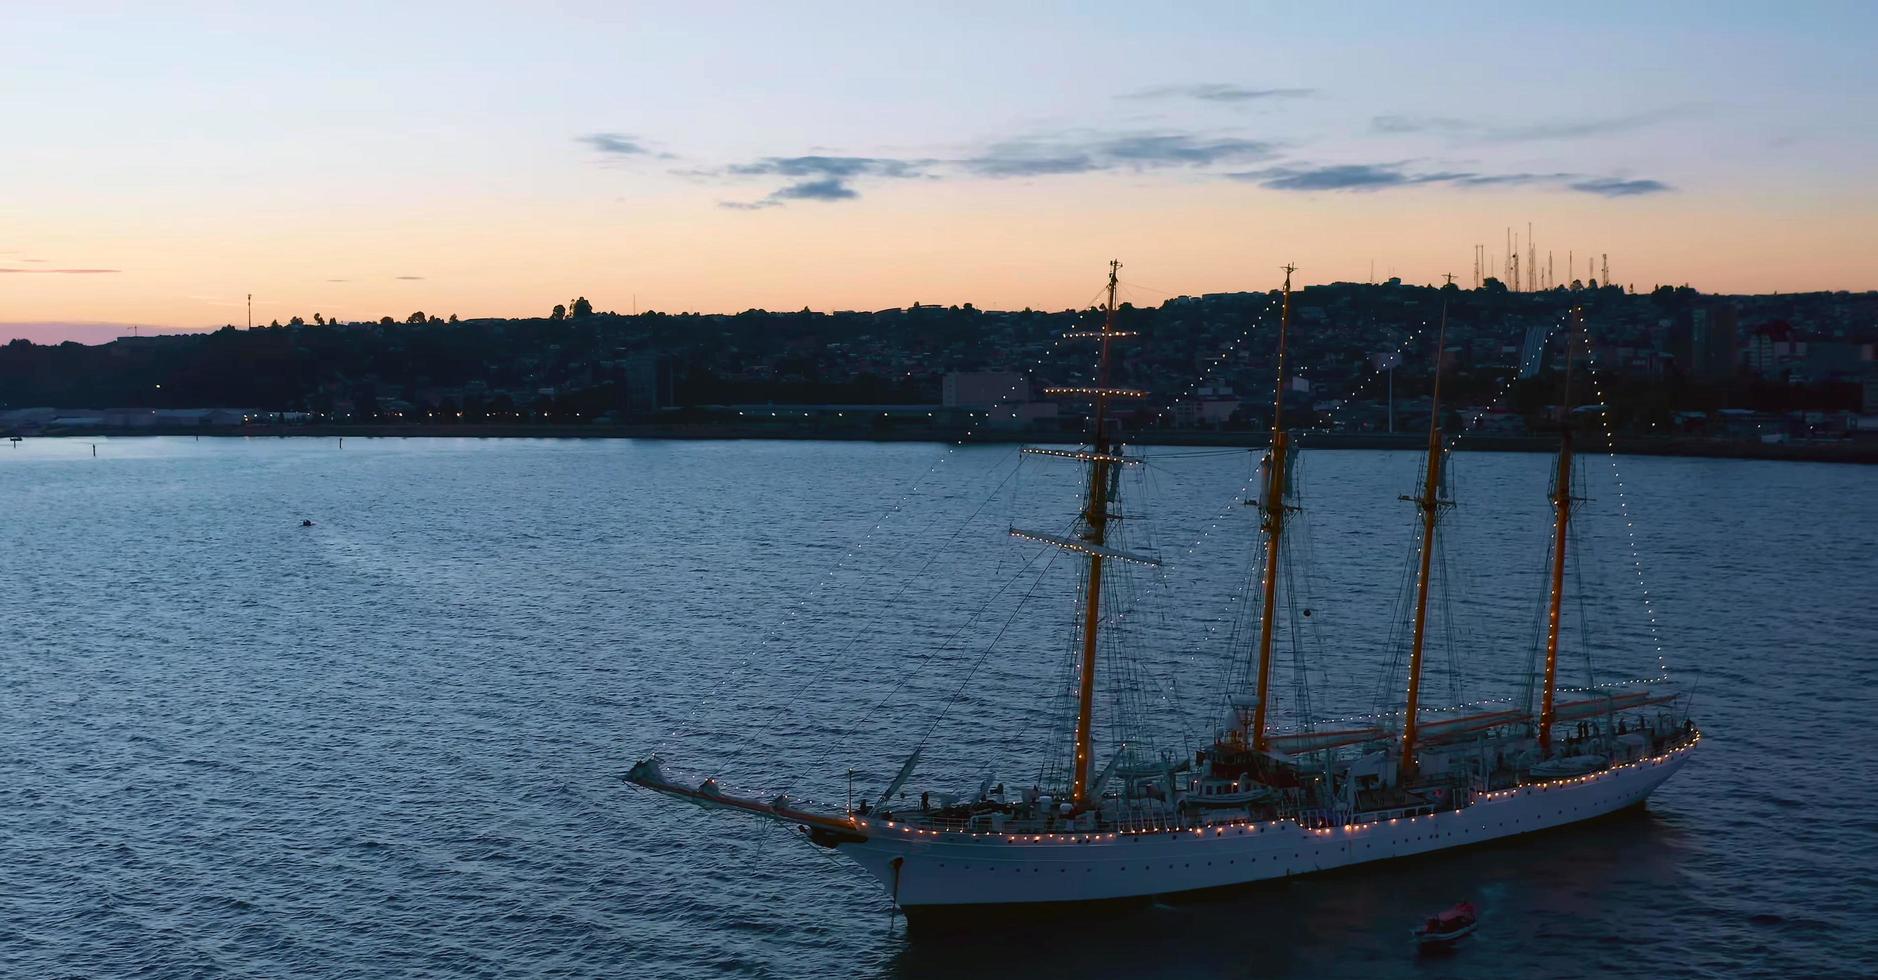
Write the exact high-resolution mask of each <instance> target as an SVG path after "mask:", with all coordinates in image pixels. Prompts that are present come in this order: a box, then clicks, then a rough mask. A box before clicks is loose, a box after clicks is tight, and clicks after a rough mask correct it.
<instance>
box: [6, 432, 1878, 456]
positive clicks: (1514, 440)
mask: <svg viewBox="0 0 1878 980" xmlns="http://www.w3.org/2000/svg"><path fill="white" fill-rule="evenodd" d="M1141 435H1142V437H1141V438H1140V439H1139V440H1138V441H1140V442H1142V443H1143V444H1148V445H1157V446H1216V447H1241V448H1245V449H1248V450H1250V449H1260V448H1263V447H1264V446H1265V445H1266V444H1267V442H1268V441H1269V440H1268V438H1267V436H1266V435H1265V433H1263V432H1258V431H1229V432H1222V431H1217V430H1158V431H1155V432H1153V433H1152V434H1151V437H1150V434H1148V433H1143V434H1141ZM139 436H198V437H200V436H209V437H211V438H220V439H230V438H283V439H284V438H324V439H332V438H344V437H347V436H351V437H353V438H361V439H373V438H377V439H393V438H395V439H688V440H699V441H703V440H742V439H763V440H800V441H830V442H947V443H959V442H963V443H969V444H981V445H1004V444H1012V443H1040V444H1051V443H1060V442H1073V441H1074V440H1073V438H1072V437H1071V436H1069V435H1068V434H1066V433H1038V432H1017V431H1011V430H996V429H987V430H982V431H980V430H972V429H965V428H957V427H950V428H938V427H924V426H922V427H919V428H912V427H907V428H892V429H884V430H882V429H872V428H861V427H858V426H852V425H847V426H842V425H817V424H812V423H811V424H807V425H803V424H789V425H781V424H758V425H724V424H711V423H702V424H697V423H648V424H619V425H513V424H496V425H481V424H462V425H454V424H452V425H245V426H218V427H214V428H197V427H187V428H185V427H161V426H159V427H150V428H137V429H73V430H67V431H61V432H57V433H48V434H41V435H29V436H24V437H23V438H25V439H82V438H125V437H132V438H134V437H139ZM1597 441H1600V440H1593V442H1597ZM1293 442H1294V444H1295V445H1297V446H1299V447H1300V448H1306V449H1331V450H1335V449H1401V450H1419V449H1422V448H1423V447H1424V446H1426V445H1427V437H1426V436H1425V435H1419V434H1409V433H1397V434H1394V435H1391V434H1387V433H1376V432H1363V433H1350V432H1296V433H1293ZM1464 443H1465V444H1464V448H1465V449H1467V450H1470V451H1474V452H1529V453H1550V452H1555V451H1556V450H1557V448H1558V442H1557V440H1555V439H1553V438H1551V437H1549V436H1543V435H1537V436H1535V435H1495V434H1477V433H1468V434H1464ZM1585 448H1586V450H1588V451H1593V452H1596V451H1601V450H1604V449H1606V448H1607V447H1605V446H1602V445H1591V444H1587V445H1586V446H1585ZM1608 448H1610V449H1612V450H1614V451H1615V452H1617V453H1620V454H1623V455H1627V456H1684V457H1698V458H1709V459H1765V460H1789V461H1795V462H1817V463H1863V464H1873V463H1878V440H1859V439H1846V440H1833V441H1817V442H1778V443H1767V442H1759V441H1746V440H1736V439H1707V438H1694V437H1673V436H1672V437H1663V436H1618V437H1617V438H1616V439H1615V440H1614V445H1612V446H1610V447H1608Z"/></svg>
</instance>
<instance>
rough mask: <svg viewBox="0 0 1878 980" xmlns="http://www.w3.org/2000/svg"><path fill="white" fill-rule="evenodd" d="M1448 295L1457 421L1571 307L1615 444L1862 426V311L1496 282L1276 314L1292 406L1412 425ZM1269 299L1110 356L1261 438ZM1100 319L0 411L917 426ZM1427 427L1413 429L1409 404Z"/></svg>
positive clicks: (386, 363) (136, 361)
mask: <svg viewBox="0 0 1878 980" xmlns="http://www.w3.org/2000/svg"><path fill="white" fill-rule="evenodd" d="M1444 296H1445V298H1446V299H1447V300H1448V302H1449V328H1448V338H1447V355H1446V358H1445V359H1444V363H1445V365H1446V369H1447V370H1448V371H1449V372H1450V373H1449V374H1448V375H1447V378H1448V381H1447V382H1446V383H1447V384H1448V385H1449V386H1450V387H1449V388H1447V389H1446V390H1447V391H1450V392H1452V396H1453V399H1454V400H1453V402H1452V403H1451V404H1453V405H1456V406H1465V405H1469V404H1480V405H1485V404H1486V403H1488V402H1489V401H1491V400H1492V399H1493V397H1494V396H1495V394H1497V393H1498V392H1500V391H1502V390H1503V389H1504V388H1505V386H1506V385H1507V383H1508V381H1509V379H1510V378H1511V377H1512V376H1513V375H1514V374H1515V373H1517V371H1518V368H1519V366H1520V364H1521V363H1522V356H1525V357H1526V359H1527V361H1528V363H1534V362H1532V361H1531V358H1530V355H1531V352H1530V351H1529V350H1528V349H1527V348H1528V345H1529V337H1532V336H1537V335H1541V334H1543V333H1544V332H1545V331H1546V330H1548V329H1550V328H1554V327H1556V326H1557V325H1558V324H1559V323H1560V322H1561V321H1562V320H1563V319H1565V318H1566V317H1567V316H1568V314H1569V310H1570V309H1571V307H1572V306H1573V304H1575V303H1577V304H1583V306H1584V307H1585V317H1586V327H1587V333H1588V335H1589V337H1590V338H1591V340H1592V343H1593V345H1594V350H1595V351H1596V356H1597V358H1598V360H1599V362H1600V366H1601V367H1602V368H1603V369H1604V370H1605V371H1606V373H1607V375H1608V376H1609V377H1610V386H1609V387H1610V388H1611V389H1614V390H1608V391H1607V394H1609V395H1610V396H1611V401H1612V402H1613V407H1614V408H1616V409H1617V410H1618V411H1619V412H1620V413H1621V414H1622V415H1623V416H1624V420H1625V422H1626V423H1627V424H1631V425H1636V426H1648V425H1649V424H1651V423H1654V424H1656V425H1658V426H1661V425H1665V424H1669V423H1671V422H1672V421H1673V420H1674V417H1675V413H1676V412H1678V411H1713V410H1715V409H1719V408H1724V407H1736V408H1745V409H1757V410H1768V411H1785V410H1811V411H1816V412H1819V411H1851V412H1857V411H1865V412H1873V411H1878V406H1874V405H1871V404H1869V403H1867V402H1866V401H1865V398H1866V389H1867V388H1869V387H1870V386H1869V384H1868V381H1869V378H1870V376H1871V374H1872V372H1873V369H1874V364H1873V360H1872V348H1871V344H1872V342H1873V341H1874V340H1878V294H1874V293H1856V294H1853V293H1807V294H1780V295H1771V296H1709V295H1702V294H1698V293H1696V292H1694V291H1692V290H1688V289H1686V288H1678V289H1670V288H1667V287H1665V288H1661V289H1658V290H1656V291H1655V292H1653V293H1649V294H1632V293H1626V292H1624V291H1623V290H1621V289H1619V288H1616V287H1606V288H1592V289H1580V290H1565V289H1558V290H1553V291H1550V292H1539V293H1515V292H1507V291H1505V290H1504V289H1501V288H1499V287H1498V284H1497V283H1495V282H1492V281H1489V283H1488V285H1487V287H1486V288H1483V289H1476V290H1461V289H1457V288H1454V287H1447V288H1446V289H1445V290H1444V289H1436V288H1433V287H1418V286H1404V285H1400V284H1395V283H1390V284H1383V285H1366V284H1351V283H1336V284H1331V285H1325V286H1312V287H1308V288H1305V289H1302V290H1300V291H1299V292H1298V293H1297V294H1295V295H1294V297H1293V312H1294V319H1293V324H1294V333H1293V348H1292V350H1293V364H1294V365H1295V366H1296V373H1297V375H1298V376H1301V377H1302V378H1304V379H1306V380H1307V381H1308V383H1309V386H1310V389H1311V390H1310V394H1309V396H1308V398H1309V399H1310V400H1314V401H1325V400H1331V401H1339V402H1343V403H1344V406H1343V407H1345V408H1350V407H1351V406H1354V405H1358V404H1360V405H1365V406H1368V405H1371V403H1375V404H1380V402H1381V400H1382V399H1383V398H1384V385H1383V383H1382V381H1381V378H1380V375H1379V373H1378V372H1377V371H1376V370H1375V368H1374V366H1373V361H1372V355H1375V354H1378V353H1380V352H1385V351H1390V350H1395V349H1397V348H1401V350H1402V365H1401V367H1400V368H1398V370H1397V371H1396V372H1395V378H1394V383H1395V398H1396V404H1397V407H1398V410H1399V411H1400V410H1410V411H1412V406H1413V403H1414V400H1415V398H1416V397H1417V396H1418V395H1421V394H1422V393H1423V392H1424V391H1425V388H1426V383H1427V379H1428V377H1429V374H1430V367H1431V359H1432V354H1433V351H1432V348H1433V346H1434V329H1433V323H1434V322H1435V321H1436V320H1437V319H1438V317H1439V315H1440V305H1441V302H1442V299H1443V298H1444ZM1275 298H1276V294H1268V293H1217V294H1209V295H1204V296H1196V297H1186V296H1183V297H1177V298H1174V299H1170V300H1167V301H1166V302H1164V303H1162V304H1161V305H1159V306H1157V307H1133V306H1127V305H1124V306H1123V307H1122V309H1121V311H1120V313H1119V317H1120V320H1121V326H1122V327H1123V328H1124V329H1127V330H1134V331H1139V332H1140V334H1141V336H1140V337H1139V338H1138V339H1136V340H1134V341H1131V342H1130V343H1129V344H1128V345H1126V346H1125V348H1124V349H1123V350H1122V351H1121V357H1120V361H1119V363H1120V371H1121V373H1122V375H1123V377H1122V378H1121V379H1119V380H1122V381H1125V382H1126V383H1128V384H1130V385H1133V386H1137V387H1143V388H1146V389H1149V390H1150V391H1152V392H1154V393H1156V396H1157V398H1158V401H1156V403H1155V404H1154V406H1153V408H1154V409H1161V408H1166V407H1167V405H1168V402H1169V401H1171V400H1172V399H1174V398H1176V397H1178V396H1180V395H1182V394H1183V393H1186V392H1188V391H1189V390H1190V389H1192V388H1194V386H1195V384H1196V381H1202V382H1203V383H1204V384H1205V385H1207V386H1209V387H1211V388H1213V389H1215V390H1214V392H1213V394H1212V395H1211V398H1212V399H1213V400H1214V402H1215V403H1216V404H1223V403H1226V402H1235V401H1236V402H1238V403H1241V405H1240V407H1238V408H1233V407H1232V406H1231V405H1227V408H1231V409H1232V411H1231V414H1230V417H1224V418H1215V419H1213V420H1212V421H1213V423H1214V424H1216V425H1221V426H1241V425H1244V426H1250V425H1254V424H1256V421H1257V415H1258V409H1257V406H1258V405H1260V404H1262V403H1268V402H1269V400H1270V397H1271V395H1270V393H1271V386H1272V382H1273V379H1272V377H1271V364H1270V359H1271V351H1272V339H1273V336H1272V331H1271V329H1270V328H1271V326H1272V325H1273V324H1275V322H1276V320H1275V317H1276V307H1275V305H1274V303H1273V301H1274V299H1275ZM1261 316H1263V319H1262V320H1260V319H1258V318H1259V317H1261ZM1098 317H1099V314H1098V313H1097V312H1096V311H1094V310H1063V311H1056V312H1042V311H1034V310H1023V311H1016V312H1012V311H986V310H979V309H976V308H974V307H972V306H970V305H966V306H954V307H938V306H927V305H915V306H911V307H906V308H899V309H891V310H881V311H875V312H835V313H817V312H811V311H807V310H804V311H800V312H793V313H784V312H767V311H761V310H750V311H746V312H743V313H737V314H666V313H656V312H648V313H641V314H637V315H621V314H616V313H605V312H592V311H591V307H590V306H587V305H586V304H584V303H581V302H577V303H575V304H574V306H573V312H572V313H563V312H562V311H560V310H559V309H558V308H557V314H556V315H555V316H552V317H546V318H535V319H469V320H462V321H457V320H456V319H455V318H454V317H452V318H451V319H450V320H449V321H444V320H441V319H439V318H435V317H424V316H423V315H421V314H413V315H412V316H411V317H408V318H406V320H405V321H404V322H397V321H394V320H392V318H390V317H386V318H384V319H383V320H380V321H378V322H367V323H323V322H322V323H316V324H307V323H302V322H298V320H297V318H296V322H293V323H290V324H288V325H270V326H266V327H256V328H254V329H251V330H241V329H236V328H233V327H228V328H224V329H222V330H219V331H216V332H213V333H206V334H181V335H170V336H160V337H142V338H124V339H120V340H118V341H116V342H114V343H110V344H103V345H98V346H90V347H88V346H83V345H78V344H69V343H68V344H61V345H57V346H39V345H34V344H30V343H27V342H24V341H17V342H14V343H12V344H9V345H6V346H4V347H0V411H5V410H17V409H22V408H27V407H39V406H43V407H49V408H53V409H68V408H69V409H76V408H86V407H90V408H97V407H99V406H140V407H151V408H157V409H167V408H196V407H211V406H223V407H240V408H243V409H249V410H254V411H259V412H268V413H279V412H290V413H308V414H309V415H312V416H314V417H315V418H322V419H326V420H332V421H338V420H344V421H346V422H350V423H354V424H372V423H375V422H381V421H382V422H387V423H390V422H397V423H399V424H411V423H413V422H416V423H425V422H443V421H451V422H455V421H457V420H459V419H461V420H463V421H465V422H470V421H477V422H502V423H509V422H527V421H543V422H570V421H575V420H592V419H595V418H597V417H609V418H619V419H628V420H630V419H634V418H644V417H649V416H651V415H652V414H654V413H656V412H658V411H660V410H661V409H667V410H669V409H671V408H674V407H676V408H680V409H683V408H688V407H698V406H711V405H717V406H723V405H753V404H766V403H777V404H815V405H844V404H846V405H858V404H868V405H914V404H928V405H930V404H936V403H939V402H940V401H941V398H942V394H941V392H942V384H943V380H944V378H945V376H946V375H947V374H948V373H951V372H980V371H1012V372H1020V373H1023V374H1026V375H1029V376H1031V377H1032V380H1033V382H1036V383H1041V382H1043V381H1050V382H1063V381H1073V380H1080V379H1083V378H1084V377H1085V375H1086V373H1087V371H1088V365H1089V357H1088V352H1087V350H1086V349H1084V348H1083V347H1082V345H1080V344H1077V343H1074V342H1068V343H1061V342H1058V341H1057V338H1058V336H1059V335H1061V334H1062V333H1064V332H1065V331H1069V330H1072V329H1076V328H1079V327H1087V326H1089V325H1090V324H1091V323H1092V322H1093V321H1095V320H1096V319H1097V318H1098ZM1255 321H1257V323H1258V326H1256V327H1252V325H1253V324H1254V322H1255ZM1425 324H1426V326H1424V325H1425ZM1249 327H1251V329H1250V330H1249V332H1248V328H1249ZM1534 328H1537V330H1536V331H1535V329H1534ZM1562 349H1563V348H1562V344H1561V343H1560V342H1559V341H1558V340H1557V339H1556V337H1555V338H1554V340H1553V342H1552V343H1551V345H1550V346H1549V348H1548V349H1547V351H1546V352H1545V353H1544V354H1543V356H1542V357H1541V359H1540V360H1539V361H1538V362H1536V363H1537V364H1538V365H1539V366H1540V367H1542V368H1544V369H1546V371H1544V372H1542V373H1541V374H1540V375H1539V376H1537V377H1535V378H1532V379H1530V380H1529V381H1527V382H1525V383H1521V384H1515V385H1514V386H1513V388H1514V398H1513V403H1514V404H1513V407H1514V408H1516V409H1518V410H1519V411H1521V412H1527V413H1530V412H1533V411H1536V410H1537V409H1538V408H1539V407H1540V406H1542V405H1544V404H1546V403H1547V401H1548V400H1550V401H1556V400H1557V398H1558V390H1559V389H1558V382H1557V380H1556V379H1552V378H1550V377H1549V371H1550V370H1552V369H1556V368H1557V367H1559V366H1560V365H1561V364H1562V360H1561V354H1562ZM1222 354H1223V355H1224V357H1223V358H1222V357H1221V355H1222ZM1293 397H1300V398H1302V397H1304V396H1302V395H1294V396H1293ZM1573 397H1574V399H1575V400H1580V401H1582V400H1586V399H1585V397H1584V396H1583V395H1582V393H1576V392H1575V393H1574V396H1573ZM1445 401H1446V399H1445V398H1444V402H1445ZM1422 411H1423V413H1424V418H1425V413H1426V406H1425V403H1424V405H1423V408H1422ZM667 414H669V412H668V413H667ZM1148 414H1153V413H1152V412H1150V413H1148ZM1221 414H1224V409H1222V410H1221ZM1346 414H1355V415H1358V416H1362V417H1363V418H1365V419H1367V420H1368V421H1365V422H1362V423H1360V424H1361V425H1364V426H1367V425H1370V424H1373V423H1374V422H1376V421H1378V420H1376V419H1374V418H1371V417H1370V416H1371V415H1373V414H1374V413H1373V411H1372V412H1370V413H1369V415H1364V413H1363V412H1355V411H1352V412H1351V413H1346ZM1148 421H1153V420H1151V419H1148V418H1143V419H1139V420H1137V423H1138V424H1144V423H1146V422H1148ZM1159 421H1160V422H1163V423H1171V422H1172V418H1171V416H1167V417H1162V418H1160V419H1159Z"/></svg>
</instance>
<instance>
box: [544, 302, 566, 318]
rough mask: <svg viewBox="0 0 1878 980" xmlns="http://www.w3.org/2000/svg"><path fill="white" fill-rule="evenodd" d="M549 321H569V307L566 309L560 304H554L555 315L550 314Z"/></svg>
mask: <svg viewBox="0 0 1878 980" xmlns="http://www.w3.org/2000/svg"><path fill="white" fill-rule="evenodd" d="M548 319H550V320H565V319H567V307H565V306H562V305H561V304H559V303H556V304H554V312H553V313H550V314H548Z"/></svg>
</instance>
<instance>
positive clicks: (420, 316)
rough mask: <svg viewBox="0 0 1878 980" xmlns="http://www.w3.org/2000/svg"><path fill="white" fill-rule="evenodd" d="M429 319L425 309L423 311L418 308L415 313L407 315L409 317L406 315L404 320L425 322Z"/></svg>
mask: <svg viewBox="0 0 1878 980" xmlns="http://www.w3.org/2000/svg"><path fill="white" fill-rule="evenodd" d="M428 319H429V317H426V316H425V315H424V311H423V310H418V311H417V312H416V313H413V314H411V315H410V316H407V317H405V318H404V322H406V323H423V322H425V321H426V320H428Z"/></svg>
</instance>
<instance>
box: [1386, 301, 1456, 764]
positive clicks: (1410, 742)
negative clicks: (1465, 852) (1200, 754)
mask: <svg viewBox="0 0 1878 980" xmlns="http://www.w3.org/2000/svg"><path fill="white" fill-rule="evenodd" d="M1453 281H1454V277H1453V276H1449V277H1448V282H1450V283H1452V282H1453ZM1447 338H1448V302H1447V300H1446V299H1443V300H1442V301H1441V332H1440V334H1439V335H1438V339H1437V340H1436V341H1435V390H1434V395H1433V398H1432V399H1431V401H1430V404H1429V406H1428V465H1427V467H1426V473H1425V474H1424V476H1423V480H1422V494H1421V496H1419V497H1403V498H1402V499H1404V500H1409V501H1413V502H1414V504H1415V507H1416V509H1417V510H1419V511H1421V515H1422V550H1421V572H1420V574H1419V575H1418V576H1417V577H1416V582H1415V636H1414V640H1413V641H1412V645H1411V646H1410V648H1409V677H1408V705H1407V708H1406V713H1405V714H1404V715H1403V721H1402V765H1401V776H1400V778H1399V780H1398V783H1399V784H1402V785H1406V784H1408V783H1409V782H1410V781H1411V780H1413V779H1414V778H1415V734H1416V732H1415V730H1416V727H1417V725H1416V718H1415V716H1416V712H1417V711H1419V710H1420V708H1421V703H1420V702H1421V689H1422V639H1423V636H1424V633H1425V632H1426V627H1427V625H1428V570H1429V561H1430V560H1431V559H1432V558H1433V557H1434V550H1435V521H1436V520H1437V519H1438V518H1439V517H1440V516H1441V508H1442V506H1444V504H1445V503H1446V502H1445V501H1443V500H1442V499H1441V355H1442V352H1443V348H1444V347H1445V346H1446V345H1447Z"/></svg>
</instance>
